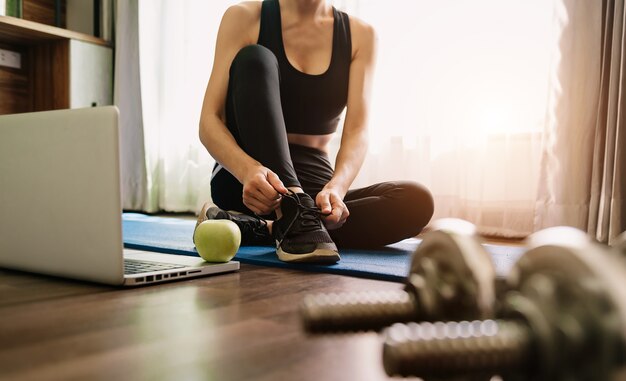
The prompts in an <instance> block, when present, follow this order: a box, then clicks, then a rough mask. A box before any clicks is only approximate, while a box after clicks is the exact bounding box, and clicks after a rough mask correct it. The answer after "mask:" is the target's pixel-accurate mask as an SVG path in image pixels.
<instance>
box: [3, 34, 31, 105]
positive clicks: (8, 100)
mask: <svg viewBox="0 0 626 381" xmlns="http://www.w3.org/2000/svg"><path fill="white" fill-rule="evenodd" d="M0 49H9V50H12V51H16V52H18V53H20V54H21V55H22V61H21V62H22V67H21V68H20V69H15V68H10V67H5V66H0V115H2V114H15V113H22V112H28V111H30V109H31V104H32V97H31V94H30V88H31V80H30V78H29V72H30V67H29V61H30V60H29V56H28V55H29V51H28V49H25V48H21V47H13V46H6V45H3V44H0Z"/></svg>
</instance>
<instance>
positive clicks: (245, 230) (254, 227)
mask: <svg viewBox="0 0 626 381" xmlns="http://www.w3.org/2000/svg"><path fill="white" fill-rule="evenodd" d="M207 220H230V221H232V222H234V223H235V224H237V226H239V230H241V244H242V245H244V246H272V245H274V239H273V238H272V235H271V234H270V232H269V230H268V229H267V222H265V220H262V219H260V218H257V217H253V216H249V215H247V214H243V213H239V212H235V211H232V210H230V211H225V210H222V209H220V208H219V207H218V206H217V205H215V204H212V203H209V202H207V203H205V204H204V205H203V206H202V210H201V211H200V215H198V222H196V228H197V227H198V225H200V224H201V223H202V222H204V221H207ZM194 231H195V229H194ZM194 236H195V234H194ZM194 243H195V242H194Z"/></svg>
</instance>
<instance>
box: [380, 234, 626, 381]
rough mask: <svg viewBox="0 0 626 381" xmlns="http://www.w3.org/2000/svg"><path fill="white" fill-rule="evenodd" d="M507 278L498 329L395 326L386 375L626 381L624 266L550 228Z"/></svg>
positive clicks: (387, 346) (580, 238) (488, 325)
mask: <svg viewBox="0 0 626 381" xmlns="http://www.w3.org/2000/svg"><path fill="white" fill-rule="evenodd" d="M528 246H529V250H528V251H527V252H526V253H525V254H524V255H523V256H522V257H521V258H520V259H519V260H518V262H517V263H516V264H515V266H514V267H513V269H512V272H511V274H510V275H509V277H508V278H507V283H508V287H509V291H508V292H507V293H506V295H505V298H504V303H503V304H502V305H501V307H499V310H498V311H496V316H497V318H498V320H483V321H464V322H445V323H444V322H437V323H420V324H417V323H410V324H395V325H393V326H391V327H389V329H387V330H386V331H385V343H384V347H383V364H384V367H385V371H386V372H387V374H388V375H390V376H391V375H399V376H417V377H422V378H423V379H425V380H429V379H431V378H432V379H437V380H442V379H449V378H454V379H459V378H461V377H475V376H494V375H499V376H501V377H502V378H503V379H504V380H507V381H508V380H533V381H542V380H545V381H559V380H563V381H565V380H568V381H573V380H581V381H586V380H589V381H591V380H593V381H597V380H603V381H604V380H624V379H626V367H625V364H626V345H625V343H626V287H624V286H625V282H626V264H625V262H624V259H623V257H621V256H617V255H613V254H611V253H610V252H609V250H608V249H607V248H606V247H605V246H602V245H599V244H597V243H595V242H592V241H591V240H590V239H589V238H588V237H587V235H586V234H585V233H583V232H581V231H579V230H576V229H573V228H565V227H559V228H550V229H546V230H543V231H540V232H538V233H535V234H534V235H532V236H531V238H530V240H529V245H528Z"/></svg>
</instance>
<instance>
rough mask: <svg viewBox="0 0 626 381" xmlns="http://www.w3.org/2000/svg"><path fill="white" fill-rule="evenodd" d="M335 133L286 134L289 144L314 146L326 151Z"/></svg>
mask: <svg viewBox="0 0 626 381" xmlns="http://www.w3.org/2000/svg"><path fill="white" fill-rule="evenodd" d="M334 135H335V134H326V135H307V134H287V141H288V142H289V143H291V144H298V145H301V146H306V147H311V148H316V149H318V150H320V151H324V152H328V143H329V142H330V140H331V139H332V138H333V136H334Z"/></svg>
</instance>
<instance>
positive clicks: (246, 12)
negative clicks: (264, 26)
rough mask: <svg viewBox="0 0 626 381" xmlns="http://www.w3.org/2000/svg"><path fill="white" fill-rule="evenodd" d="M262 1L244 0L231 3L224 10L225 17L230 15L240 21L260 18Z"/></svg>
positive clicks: (234, 19)
mask: <svg viewBox="0 0 626 381" xmlns="http://www.w3.org/2000/svg"><path fill="white" fill-rule="evenodd" d="M262 3H263V2H262V1H242V2H241V3H238V4H234V5H231V6H229V7H228V9H226V12H224V18H226V17H228V18H231V19H233V21H238V22H246V21H255V20H259V19H260V18H261V5H262Z"/></svg>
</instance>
